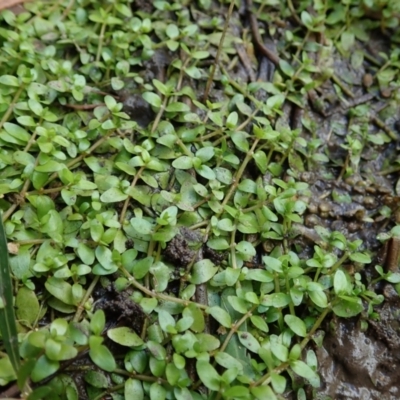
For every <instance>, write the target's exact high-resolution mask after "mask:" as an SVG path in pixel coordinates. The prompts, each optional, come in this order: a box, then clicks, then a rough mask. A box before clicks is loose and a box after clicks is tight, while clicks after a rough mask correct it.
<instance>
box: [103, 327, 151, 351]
mask: <svg viewBox="0 0 400 400" xmlns="http://www.w3.org/2000/svg"><path fill="white" fill-rule="evenodd" d="M107 336H108V337H109V338H110V339H111V340H112V341H114V342H115V343H118V344H120V345H122V346H128V347H137V346H142V345H143V343H144V342H143V340H142V339H141V338H140V336H138V335H137V334H136V333H135V332H134V331H133V330H132V329H131V328H128V327H126V326H121V327H119V328H113V329H109V330H107Z"/></svg>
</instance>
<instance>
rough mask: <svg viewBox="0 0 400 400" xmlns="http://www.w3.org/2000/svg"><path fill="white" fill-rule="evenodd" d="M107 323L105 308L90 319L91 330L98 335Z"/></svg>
mask: <svg viewBox="0 0 400 400" xmlns="http://www.w3.org/2000/svg"><path fill="white" fill-rule="evenodd" d="M105 325H106V316H105V314H104V311H103V310H97V311H96V312H95V313H94V314H93V316H92V318H91V320H90V330H91V331H92V332H93V333H94V334H95V335H97V336H100V335H101V332H103V329H104V327H105Z"/></svg>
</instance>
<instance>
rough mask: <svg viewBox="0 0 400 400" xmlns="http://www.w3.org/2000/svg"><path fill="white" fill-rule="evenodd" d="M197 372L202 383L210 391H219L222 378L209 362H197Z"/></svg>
mask: <svg viewBox="0 0 400 400" xmlns="http://www.w3.org/2000/svg"><path fill="white" fill-rule="evenodd" d="M196 371H197V374H198V375H199V378H200V380H201V382H202V383H203V384H204V385H205V386H206V387H207V388H208V389H210V390H214V391H218V390H219V388H220V381H221V377H220V376H219V375H218V372H217V371H216V370H215V368H214V367H213V366H212V365H211V364H210V363H209V362H207V361H197V362H196Z"/></svg>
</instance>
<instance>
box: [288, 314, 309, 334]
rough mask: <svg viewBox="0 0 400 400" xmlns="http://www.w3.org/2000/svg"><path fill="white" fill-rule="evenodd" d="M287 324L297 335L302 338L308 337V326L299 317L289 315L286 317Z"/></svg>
mask: <svg viewBox="0 0 400 400" xmlns="http://www.w3.org/2000/svg"><path fill="white" fill-rule="evenodd" d="M285 322H286V324H287V325H288V326H289V328H290V329H291V330H292V331H293V332H294V333H295V334H296V335H298V336H301V337H306V336H307V328H306V324H305V323H304V322H303V321H302V320H301V319H300V318H299V317H296V316H295V315H290V314H287V315H285Z"/></svg>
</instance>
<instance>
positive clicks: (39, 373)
mask: <svg viewBox="0 0 400 400" xmlns="http://www.w3.org/2000/svg"><path fill="white" fill-rule="evenodd" d="M59 367H60V363H59V362H58V361H51V360H49V359H48V358H47V357H46V356H45V355H44V354H43V355H42V356H40V357H39V359H38V360H37V361H36V364H35V367H34V368H33V371H32V373H31V379H32V381H33V382H39V381H41V380H42V379H44V378H47V377H48V376H50V375H51V374H54V373H55V372H57V370H58V368H59Z"/></svg>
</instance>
